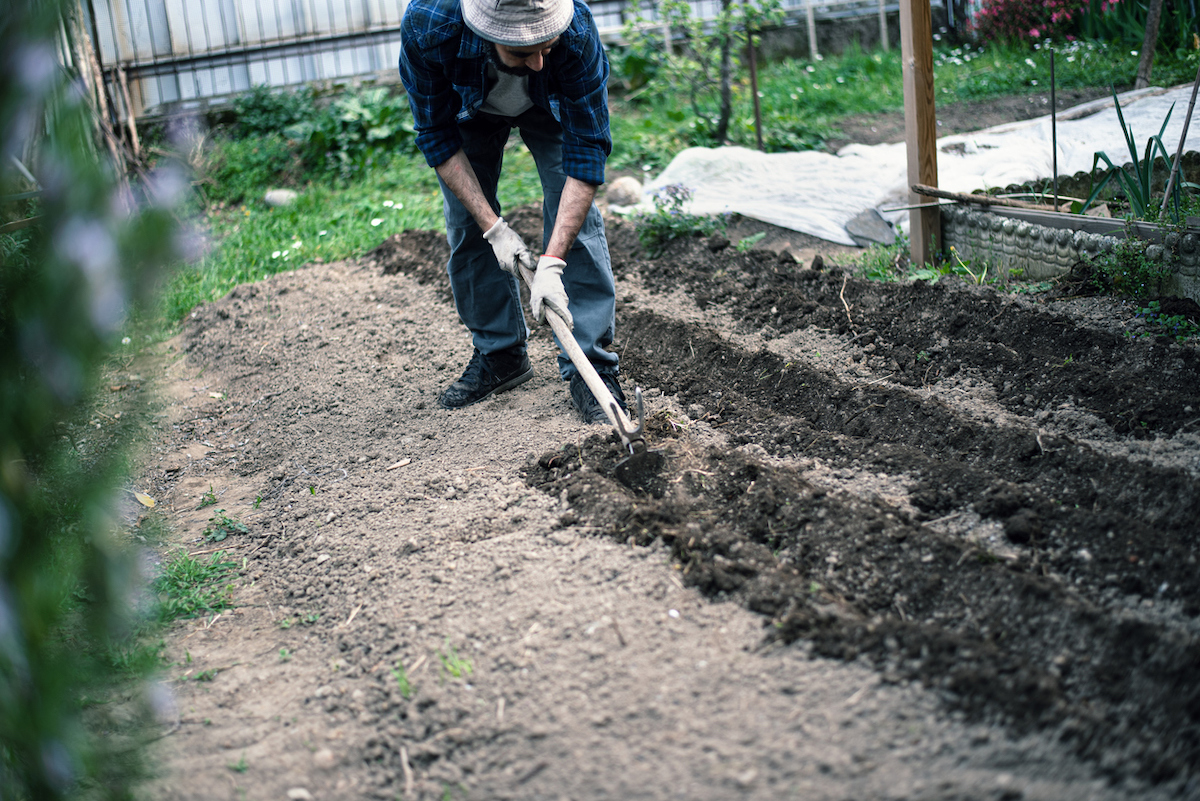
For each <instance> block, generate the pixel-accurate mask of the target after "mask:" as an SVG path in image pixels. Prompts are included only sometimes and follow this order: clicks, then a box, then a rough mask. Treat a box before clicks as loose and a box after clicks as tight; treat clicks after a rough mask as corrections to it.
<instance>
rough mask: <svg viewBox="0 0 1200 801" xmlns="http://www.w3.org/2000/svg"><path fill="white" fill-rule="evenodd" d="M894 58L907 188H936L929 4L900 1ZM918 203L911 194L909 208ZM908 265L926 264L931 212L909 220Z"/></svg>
mask: <svg viewBox="0 0 1200 801" xmlns="http://www.w3.org/2000/svg"><path fill="white" fill-rule="evenodd" d="M900 53H901V63H902V65H903V69H904V139H905V143H906V144H907V147H908V183H909V185H910V186H911V185H913V184H925V185H927V186H937V112H936V110H935V109H934V103H933V100H934V94H933V20H932V16H931V13H930V10H929V0H900ZM920 202H921V200H920V198H919V197H918V196H917V194H916V193H915V192H911V193H910V194H909V203H910V204H912V205H917V204H919V203H920ZM909 220H910V221H911V223H910V228H911V230H910V243H911V248H912V263H913V265H914V266H916V267H922V266H924V265H926V264H929V263H932V261H933V257H934V248H935V247H936V243H937V241H938V240H939V239H941V233H942V231H941V215H940V212H939V210H938V209H937V208H936V207H932V208H930V207H922V208H918V209H914V212H913V213H912V214H911V215H910V217H909Z"/></svg>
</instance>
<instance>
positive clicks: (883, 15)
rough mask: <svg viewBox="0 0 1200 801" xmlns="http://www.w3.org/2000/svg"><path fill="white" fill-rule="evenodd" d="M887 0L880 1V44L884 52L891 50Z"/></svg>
mask: <svg viewBox="0 0 1200 801" xmlns="http://www.w3.org/2000/svg"><path fill="white" fill-rule="evenodd" d="M886 2H887V0H879V42H880V44H882V45H883V52H885V53H886V52H888V51H889V50H891V46H890V45H888V29H887V6H885V5H884V4H885V3H886Z"/></svg>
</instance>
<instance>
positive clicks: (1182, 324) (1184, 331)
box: [1137, 300, 1200, 342]
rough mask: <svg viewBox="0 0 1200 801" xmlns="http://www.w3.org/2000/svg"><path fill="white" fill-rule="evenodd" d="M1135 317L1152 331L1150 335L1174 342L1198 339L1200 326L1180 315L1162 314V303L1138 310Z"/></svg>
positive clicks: (1199, 337) (1147, 305)
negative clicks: (1144, 322) (1140, 319)
mask: <svg viewBox="0 0 1200 801" xmlns="http://www.w3.org/2000/svg"><path fill="white" fill-rule="evenodd" d="M1137 316H1138V317H1140V318H1142V319H1143V320H1145V321H1146V324H1147V325H1148V326H1150V327H1152V328H1153V329H1154V330H1153V332H1152V335H1156V336H1164V337H1168V338H1170V339H1173V340H1175V341H1176V342H1186V341H1187V340H1189V339H1200V325H1197V324H1196V323H1195V322H1193V321H1192V320H1190V319H1188V318H1187V317H1185V316H1183V315H1182V314H1163V311H1162V303H1161V302H1159V301H1157V300H1152V301H1150V302H1149V303H1148V304H1146V306H1144V307H1142V308H1139V309H1138V310H1137Z"/></svg>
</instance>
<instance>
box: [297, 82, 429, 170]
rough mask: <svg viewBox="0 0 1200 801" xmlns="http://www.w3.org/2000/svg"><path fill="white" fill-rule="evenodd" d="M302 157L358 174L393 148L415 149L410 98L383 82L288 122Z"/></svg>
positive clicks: (320, 166) (317, 165)
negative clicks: (307, 117)
mask: <svg viewBox="0 0 1200 801" xmlns="http://www.w3.org/2000/svg"><path fill="white" fill-rule="evenodd" d="M284 134H285V135H286V136H287V137H288V138H289V139H291V140H294V141H296V142H298V144H299V148H300V155H301V158H303V160H304V163H305V164H306V165H307V166H308V167H309V168H310V169H313V170H316V171H326V172H336V173H337V174H338V175H339V176H341V177H342V178H346V179H348V178H352V177H354V176H355V175H360V174H362V173H363V172H365V171H366V170H368V169H370V168H371V167H373V166H375V165H377V164H380V163H384V162H386V160H387V159H388V158H389V157H390V156H391V155H392V154H393V153H397V152H406V153H415V152H416V139H417V134H416V128H415V127H414V125H413V119H412V112H411V111H410V109H409V107H408V99H407V98H406V97H405V96H403V95H393V94H391V93H390V92H389V91H388V90H387V89H385V88H383V87H374V88H371V89H365V90H363V91H361V92H359V93H358V94H352V95H346V96H344V97H341V98H339V99H338V100H335V101H334V102H333V103H332V104H331V105H330V106H329V107H328V108H327V109H325V110H324V111H323V112H322V113H320V114H317V115H314V116H313V117H312V118H310V119H306V120H301V121H299V122H297V123H295V124H293V125H291V126H289V127H288V128H287V129H286V130H285V131H284Z"/></svg>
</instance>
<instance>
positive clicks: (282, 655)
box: [279, 648, 292, 662]
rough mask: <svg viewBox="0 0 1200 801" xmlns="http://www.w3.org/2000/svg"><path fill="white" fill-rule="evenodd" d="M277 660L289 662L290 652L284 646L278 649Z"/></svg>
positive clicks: (290, 659) (290, 658)
mask: <svg viewBox="0 0 1200 801" xmlns="http://www.w3.org/2000/svg"><path fill="white" fill-rule="evenodd" d="M279 661H280V662H291V661H292V652H291V651H289V650H288V649H286V648H280V649H279Z"/></svg>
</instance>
